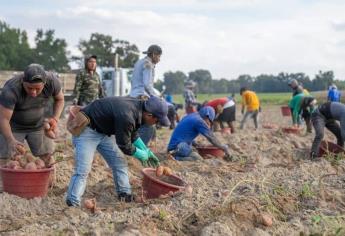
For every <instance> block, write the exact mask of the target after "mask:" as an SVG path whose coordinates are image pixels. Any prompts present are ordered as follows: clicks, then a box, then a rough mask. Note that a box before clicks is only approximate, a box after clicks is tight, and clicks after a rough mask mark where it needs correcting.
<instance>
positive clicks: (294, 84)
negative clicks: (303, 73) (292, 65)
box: [288, 79, 309, 96]
mask: <svg viewBox="0 0 345 236" xmlns="http://www.w3.org/2000/svg"><path fill="white" fill-rule="evenodd" d="M288 85H289V86H290V87H291V88H292V96H296V95H297V94H300V93H304V94H305V95H309V92H308V90H306V89H304V88H303V86H302V85H301V84H300V83H298V81H297V80H296V79H290V80H289V81H288Z"/></svg>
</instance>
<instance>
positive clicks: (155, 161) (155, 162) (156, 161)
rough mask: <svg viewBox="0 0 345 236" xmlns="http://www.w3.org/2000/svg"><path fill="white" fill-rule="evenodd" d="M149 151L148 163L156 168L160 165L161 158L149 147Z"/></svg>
mask: <svg viewBox="0 0 345 236" xmlns="http://www.w3.org/2000/svg"><path fill="white" fill-rule="evenodd" d="M148 153H149V158H148V164H149V166H150V167H152V168H156V167H158V166H159V159H158V158H157V157H156V155H155V154H153V152H152V151H151V150H150V149H149V150H148Z"/></svg>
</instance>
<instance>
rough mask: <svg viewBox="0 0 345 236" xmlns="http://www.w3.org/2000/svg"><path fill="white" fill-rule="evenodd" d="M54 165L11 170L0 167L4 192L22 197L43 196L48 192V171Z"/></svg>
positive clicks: (52, 168)
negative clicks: (43, 167) (42, 167)
mask: <svg viewBox="0 0 345 236" xmlns="http://www.w3.org/2000/svg"><path fill="white" fill-rule="evenodd" d="M53 170H54V167H51V168H46V169H40V170H13V169H8V168H2V167H0V174H1V175H2V183H3V189H4V192H7V193H9V194H14V195H17V196H19V197H22V198H27V199H30V198H34V197H44V196H46V195H47V193H48V184H49V176H50V173H51V172H52V171H53Z"/></svg>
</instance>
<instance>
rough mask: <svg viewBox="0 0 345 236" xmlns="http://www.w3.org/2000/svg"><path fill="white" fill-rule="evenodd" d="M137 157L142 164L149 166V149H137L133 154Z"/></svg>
mask: <svg viewBox="0 0 345 236" xmlns="http://www.w3.org/2000/svg"><path fill="white" fill-rule="evenodd" d="M133 156H134V157H135V158H137V159H138V160H139V161H140V162H141V164H142V165H143V166H144V167H146V166H147V161H148V159H149V155H148V152H147V151H144V150H141V149H139V148H136V149H135V153H134V154H133Z"/></svg>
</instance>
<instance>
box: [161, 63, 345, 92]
mask: <svg viewBox="0 0 345 236" xmlns="http://www.w3.org/2000/svg"><path fill="white" fill-rule="evenodd" d="M291 79H296V80H297V81H298V82H299V83H301V84H302V85H303V87H304V88H306V89H307V90H309V91H320V90H327V89H328V87H329V85H331V84H336V85H337V87H338V88H339V89H345V81H341V80H338V79H335V77H334V73H333V71H319V72H318V74H316V75H315V76H314V77H313V78H312V79H311V78H310V77H309V76H308V75H306V74H304V73H284V72H281V73H279V74H278V75H270V74H261V75H258V76H251V75H240V76H238V77H237V78H236V79H232V80H227V79H225V78H222V79H213V78H212V75H211V73H210V72H209V71H208V70H203V69H199V70H195V71H191V72H189V73H188V74H185V73H183V72H182V71H176V72H172V71H169V72H166V73H164V76H163V81H159V82H157V83H156V85H157V87H158V88H160V89H162V88H163V85H164V86H165V88H166V90H165V91H166V93H171V94H179V93H182V92H183V90H184V83H185V81H188V80H192V81H194V82H196V84H197V87H196V90H197V92H198V93H238V92H239V91H240V88H241V87H247V88H249V89H251V90H254V91H256V92H259V93H268V92H270V93H272V92H289V91H291V88H290V87H289V86H288V82H289V80H291Z"/></svg>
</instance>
